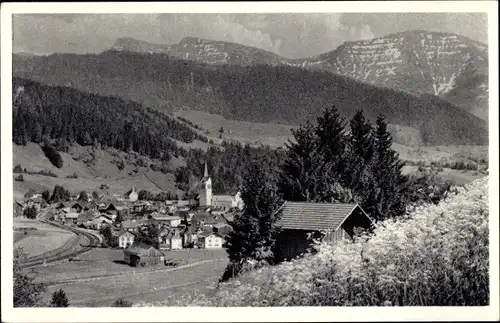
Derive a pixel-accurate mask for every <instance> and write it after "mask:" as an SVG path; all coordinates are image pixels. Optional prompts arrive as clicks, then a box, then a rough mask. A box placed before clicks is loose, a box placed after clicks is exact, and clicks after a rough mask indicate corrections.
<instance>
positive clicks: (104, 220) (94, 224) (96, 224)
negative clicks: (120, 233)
mask: <svg viewBox="0 0 500 323" xmlns="http://www.w3.org/2000/svg"><path fill="white" fill-rule="evenodd" d="M112 223H113V220H111V219H110V218H108V217H107V216H103V215H101V216H99V217H97V218H95V219H93V220H92V221H91V222H90V227H91V228H92V229H94V230H99V229H100V228H101V227H102V226H103V225H110V224H112Z"/></svg>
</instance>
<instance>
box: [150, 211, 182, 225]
mask: <svg viewBox="0 0 500 323" xmlns="http://www.w3.org/2000/svg"><path fill="white" fill-rule="evenodd" d="M153 219H155V220H156V221H158V222H160V223H165V224H167V225H168V226H170V227H171V228H177V227H178V226H179V225H180V224H181V221H182V218H181V217H180V216H175V215H166V216H165V215H160V214H159V213H156V214H155V215H153Z"/></svg>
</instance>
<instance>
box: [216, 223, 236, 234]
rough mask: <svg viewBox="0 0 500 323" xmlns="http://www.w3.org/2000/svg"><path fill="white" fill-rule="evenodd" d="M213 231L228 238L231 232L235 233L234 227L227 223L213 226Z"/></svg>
mask: <svg viewBox="0 0 500 323" xmlns="http://www.w3.org/2000/svg"><path fill="white" fill-rule="evenodd" d="M213 231H214V232H217V233H219V234H220V235H222V236H227V235H228V234H229V232H231V231H233V227H232V226H230V225H229V224H227V223H217V224H215V225H214V226H213Z"/></svg>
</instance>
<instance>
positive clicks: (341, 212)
mask: <svg viewBox="0 0 500 323" xmlns="http://www.w3.org/2000/svg"><path fill="white" fill-rule="evenodd" d="M356 208H360V209H361V207H360V206H359V205H358V204H341V203H306V202H285V203H284V205H283V209H282V214H281V218H280V219H279V220H278V222H277V225H278V226H280V227H281V228H283V229H294V230H311V231H318V230H326V229H330V230H336V229H337V228H338V227H339V226H340V225H341V224H342V222H344V220H345V219H346V218H347V217H348V216H349V215H350V214H351V213H352V212H353V211H354V210H355V209H356ZM361 210H362V209H361ZM363 213H364V211H363Z"/></svg>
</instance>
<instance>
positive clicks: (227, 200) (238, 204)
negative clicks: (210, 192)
mask: <svg viewBox="0 0 500 323" xmlns="http://www.w3.org/2000/svg"><path fill="white" fill-rule="evenodd" d="M212 207H213V208H216V209H220V210H222V211H224V212H226V211H229V210H232V209H239V210H241V209H243V200H242V199H241V196H240V192H237V193H236V194H234V195H214V196H213V197H212Z"/></svg>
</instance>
